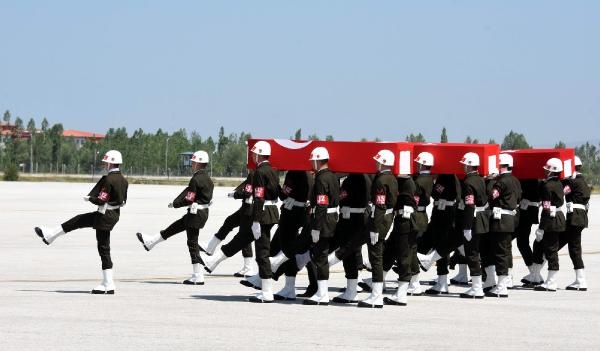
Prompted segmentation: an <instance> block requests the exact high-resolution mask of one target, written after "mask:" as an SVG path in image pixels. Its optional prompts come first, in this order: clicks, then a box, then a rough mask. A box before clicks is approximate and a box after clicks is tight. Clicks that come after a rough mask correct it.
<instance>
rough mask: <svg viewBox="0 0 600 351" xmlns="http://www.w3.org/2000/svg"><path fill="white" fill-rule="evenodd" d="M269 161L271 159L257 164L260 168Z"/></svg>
mask: <svg viewBox="0 0 600 351" xmlns="http://www.w3.org/2000/svg"><path fill="white" fill-rule="evenodd" d="M267 163H269V160H264V161H261V162H260V163H259V164H257V165H256V167H257V168H258V167H260V166H262V165H264V164H267Z"/></svg>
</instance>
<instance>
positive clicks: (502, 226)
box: [489, 172, 521, 233]
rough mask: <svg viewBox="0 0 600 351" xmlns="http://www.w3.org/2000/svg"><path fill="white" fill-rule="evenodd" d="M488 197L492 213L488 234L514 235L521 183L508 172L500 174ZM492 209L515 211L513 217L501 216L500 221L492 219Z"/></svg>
mask: <svg viewBox="0 0 600 351" xmlns="http://www.w3.org/2000/svg"><path fill="white" fill-rule="evenodd" d="M489 196H490V199H489V204H490V209H491V213H492V217H491V218H490V222H491V223H490V232H496V233H514V231H515V229H516V225H517V218H516V209H517V207H518V206H519V202H520V201H521V183H519V181H518V180H517V178H515V177H514V176H513V175H512V174H511V173H510V172H507V173H502V174H500V175H499V176H498V178H497V179H496V182H495V184H494V185H493V186H492V192H491V193H490V194H489ZM494 208H500V209H502V210H507V211H515V215H508V214H502V215H501V219H494V215H493V209H494Z"/></svg>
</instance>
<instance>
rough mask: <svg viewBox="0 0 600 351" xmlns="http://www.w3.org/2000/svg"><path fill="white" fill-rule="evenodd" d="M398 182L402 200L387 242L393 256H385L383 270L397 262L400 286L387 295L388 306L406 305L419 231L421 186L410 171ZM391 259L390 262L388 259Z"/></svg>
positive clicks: (395, 209) (385, 298) (397, 204)
mask: <svg viewBox="0 0 600 351" xmlns="http://www.w3.org/2000/svg"><path fill="white" fill-rule="evenodd" d="M396 181H397V182H398V199H397V201H396V205H395V207H394V211H395V217H394V227H393V229H392V232H391V233H390V238H389V239H388V240H387V241H386V248H385V249H386V251H387V252H389V253H391V255H392V259H391V260H389V259H388V258H387V257H385V256H384V266H383V269H384V270H386V269H388V270H389V268H391V265H392V263H393V261H395V262H396V263H397V268H398V270H397V272H398V289H397V290H396V293H395V294H394V295H392V296H390V297H387V296H386V297H384V298H383V303H384V304H386V305H396V306H406V304H407V294H408V284H409V283H410V280H411V279H412V274H411V271H412V269H411V265H412V252H411V247H413V246H414V244H415V243H416V242H417V231H418V228H417V226H416V221H415V213H416V209H417V202H416V197H415V194H416V191H417V187H416V185H415V182H414V180H413V179H412V177H411V176H410V174H401V175H399V176H398V178H396ZM386 261H387V262H386Z"/></svg>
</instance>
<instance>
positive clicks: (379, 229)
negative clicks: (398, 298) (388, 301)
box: [358, 150, 416, 308]
mask: <svg viewBox="0 0 600 351" xmlns="http://www.w3.org/2000/svg"><path fill="white" fill-rule="evenodd" d="M373 159H374V160H375V161H376V162H377V169H378V172H377V175H376V176H375V179H373V184H372V185H371V203H372V204H373V207H374V208H373V212H372V213H371V217H370V219H369V225H368V227H369V236H370V240H369V242H367V246H368V248H369V262H371V268H372V277H373V278H372V282H373V283H372V287H371V294H370V295H369V297H367V298H366V299H365V300H362V301H360V302H359V303H358V307H372V308H382V307H383V242H384V240H385V236H386V235H387V233H388V231H389V229H390V227H391V226H392V223H393V220H394V213H393V212H394V206H396V200H397V196H398V182H397V181H396V178H395V177H394V175H393V174H392V167H393V166H394V161H395V157H394V154H393V153H392V152H391V151H390V150H381V151H379V152H378V153H377V155H375V156H374V157H373ZM415 246H416V243H415ZM415 249H416V247H415Z"/></svg>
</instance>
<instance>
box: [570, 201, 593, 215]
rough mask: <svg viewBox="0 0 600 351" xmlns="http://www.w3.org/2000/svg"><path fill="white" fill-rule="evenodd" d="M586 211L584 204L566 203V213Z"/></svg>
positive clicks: (586, 207)
mask: <svg viewBox="0 0 600 351" xmlns="http://www.w3.org/2000/svg"><path fill="white" fill-rule="evenodd" d="M575 209H578V210H584V211H585V210H587V209H588V206H587V205H584V204H574V203H572V202H567V213H573V210H575Z"/></svg>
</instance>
